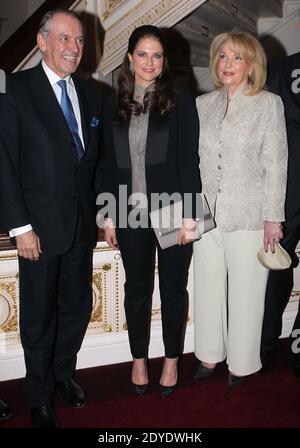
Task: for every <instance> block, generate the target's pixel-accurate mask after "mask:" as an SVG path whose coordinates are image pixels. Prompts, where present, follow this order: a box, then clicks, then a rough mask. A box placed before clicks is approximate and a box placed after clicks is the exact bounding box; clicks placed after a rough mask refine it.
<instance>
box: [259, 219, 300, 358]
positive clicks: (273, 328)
mask: <svg viewBox="0 0 300 448" xmlns="http://www.w3.org/2000/svg"><path fill="white" fill-rule="evenodd" d="M284 235H285V237H284V239H283V240H282V241H281V244H282V246H283V247H284V248H285V249H286V250H287V252H288V253H289V254H290V256H291V258H292V261H293V263H292V266H291V267H290V268H289V269H286V270H284V271H270V273H269V279H268V284H267V290H266V299H265V314H264V321H263V330H262V341H261V353H262V359H264V358H265V357H267V356H268V355H269V354H271V353H272V352H274V351H276V350H277V348H278V346H279V337H280V335H281V331H282V315H283V312H284V310H285V307H286V305H287V303H288V301H289V298H290V295H291V292H292V289H293V286H294V279H293V268H294V267H295V266H296V265H297V263H298V258H297V256H296V254H295V249H296V246H297V244H298V241H299V240H300V213H299V214H297V215H296V216H295V217H294V218H293V219H291V220H290V221H287V222H286V223H285V228H284ZM296 328H297V329H300V303H299V308H298V313H297V316H296V319H295V322H294V326H293V329H296Z"/></svg>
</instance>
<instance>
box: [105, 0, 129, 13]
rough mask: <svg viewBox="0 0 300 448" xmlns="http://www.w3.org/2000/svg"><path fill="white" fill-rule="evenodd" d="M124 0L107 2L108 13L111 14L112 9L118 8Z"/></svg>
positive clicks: (109, 0)
mask: <svg viewBox="0 0 300 448" xmlns="http://www.w3.org/2000/svg"><path fill="white" fill-rule="evenodd" d="M125 1H126V0H108V11H109V12H112V11H113V10H114V9H116V8H118V6H120V5H121V4H122V3H124V2H125Z"/></svg>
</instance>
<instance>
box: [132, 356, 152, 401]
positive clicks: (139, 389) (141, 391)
mask: <svg viewBox="0 0 300 448" xmlns="http://www.w3.org/2000/svg"><path fill="white" fill-rule="evenodd" d="M144 363H145V369H146V373H147V375H148V367H147V360H146V358H144ZM131 385H132V388H133V390H134V392H135V393H136V394H137V395H140V396H143V395H145V393H146V392H147V390H148V386H149V383H146V384H136V383H134V382H133V381H131Z"/></svg>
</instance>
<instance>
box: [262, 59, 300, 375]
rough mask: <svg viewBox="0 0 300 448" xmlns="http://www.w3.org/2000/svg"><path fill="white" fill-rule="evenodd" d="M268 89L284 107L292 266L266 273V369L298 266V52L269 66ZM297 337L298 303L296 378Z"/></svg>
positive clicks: (297, 325) (298, 326)
mask: <svg viewBox="0 0 300 448" xmlns="http://www.w3.org/2000/svg"><path fill="white" fill-rule="evenodd" d="M268 88H269V90H271V91H272V92H274V93H276V94H278V95H280V96H281V98H282V100H283V103H284V106H285V117H286V125H287V134H288V147H289V160H288V182H287V195H286V207H285V212H286V222H285V224H284V235H285V236H284V239H283V240H282V241H281V243H282V245H283V246H284V247H285V249H286V250H287V251H288V252H289V254H290V256H291V258H292V260H293V263H292V266H291V268H290V269H287V270H284V271H270V275H269V280H268V285H267V291H266V302H265V316H264V323H263V332H262V344H261V357H262V363H263V366H264V367H265V368H268V367H269V363H270V359H271V357H272V355H273V354H274V352H275V351H276V350H277V348H278V346H279V337H280V334H281V331H282V314H283V312H284V310H285V307H286V305H287V303H288V301H289V298H290V295H291V292H292V289H293V268H294V267H295V266H296V265H297V263H298V259H297V257H296V255H295V249H296V246H297V244H298V241H299V239H300V53H296V54H293V55H291V56H289V57H287V58H285V59H283V60H281V61H280V62H278V63H276V64H274V65H272V66H271V67H270V70H269V77H268ZM297 330H298V331H297ZM299 336H300V304H299V309H298V314H297V316H296V319H295V322H294V326H293V331H292V335H291V352H292V360H293V369H294V373H295V375H296V376H298V377H300V353H298V352H299V350H298V346H299V344H297V341H296V339H297V338H299ZM293 342H294V343H293Z"/></svg>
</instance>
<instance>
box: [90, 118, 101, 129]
mask: <svg viewBox="0 0 300 448" xmlns="http://www.w3.org/2000/svg"><path fill="white" fill-rule="evenodd" d="M98 124H99V118H97V117H93V118H92V121H91V124H90V126H91V128H95V127H96V126H98Z"/></svg>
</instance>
